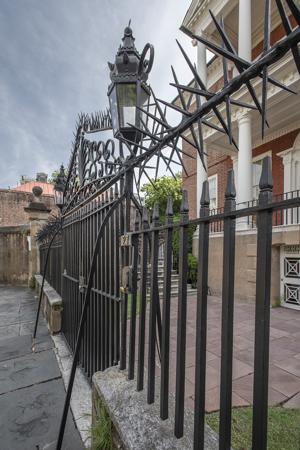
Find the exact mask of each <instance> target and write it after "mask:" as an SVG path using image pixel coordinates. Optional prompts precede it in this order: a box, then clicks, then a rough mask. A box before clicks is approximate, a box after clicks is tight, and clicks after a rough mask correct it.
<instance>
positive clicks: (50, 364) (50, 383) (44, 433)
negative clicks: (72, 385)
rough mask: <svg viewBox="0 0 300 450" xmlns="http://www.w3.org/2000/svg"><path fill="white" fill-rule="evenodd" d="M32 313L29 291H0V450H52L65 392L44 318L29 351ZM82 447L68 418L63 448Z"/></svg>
mask: <svg viewBox="0 0 300 450" xmlns="http://www.w3.org/2000/svg"><path fill="white" fill-rule="evenodd" d="M36 309H37V299H35V298H34V294H33V292H32V291H31V290H30V289H26V288H21V287H11V286H3V285H2V286H0V436H1V444H0V448H1V450H36V449H39V450H42V449H44V448H45V449H46V448H51V449H52V448H55V445H54V444H55V441H56V439H57V434H58V430H59V423H60V418H61V413H62V409H63V402H64V399H65V389H64V385H63V381H62V378H61V373H60V370H59V367H58V363H57V360H56V357H55V354H54V351H53V341H52V339H51V337H50V336H49V333H48V330H47V327H46V325H45V323H44V321H43V319H41V320H40V324H39V328H38V333H37V340H36V345H35V352H34V353H33V352H32V339H31V335H32V332H33V327H34V320H35V316H36ZM83 448H84V446H83V444H82V441H81V439H80V436H79V433H78V431H77V429H76V427H75V424H74V421H73V418H72V415H71V413H69V418H68V423H67V427H66V434H65V438H64V444H63V449H64V450H81V449H83Z"/></svg>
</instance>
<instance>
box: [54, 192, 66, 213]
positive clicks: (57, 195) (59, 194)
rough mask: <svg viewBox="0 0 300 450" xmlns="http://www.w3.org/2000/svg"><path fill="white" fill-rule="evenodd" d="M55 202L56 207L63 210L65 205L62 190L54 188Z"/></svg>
mask: <svg viewBox="0 0 300 450" xmlns="http://www.w3.org/2000/svg"><path fill="white" fill-rule="evenodd" d="M54 201H55V205H56V206H57V207H58V208H59V209H62V207H63V204H64V193H63V191H61V190H57V189H55V188H54Z"/></svg>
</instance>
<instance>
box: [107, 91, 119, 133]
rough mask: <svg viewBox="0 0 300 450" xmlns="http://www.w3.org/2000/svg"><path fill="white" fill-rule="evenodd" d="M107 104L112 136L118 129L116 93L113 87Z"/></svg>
mask: <svg viewBox="0 0 300 450" xmlns="http://www.w3.org/2000/svg"><path fill="white" fill-rule="evenodd" d="M109 104H110V111H111V121H112V127H113V131H114V134H116V132H117V131H118V129H119V115H118V102H117V91H116V87H114V88H113V89H112V90H111V92H110V94H109Z"/></svg>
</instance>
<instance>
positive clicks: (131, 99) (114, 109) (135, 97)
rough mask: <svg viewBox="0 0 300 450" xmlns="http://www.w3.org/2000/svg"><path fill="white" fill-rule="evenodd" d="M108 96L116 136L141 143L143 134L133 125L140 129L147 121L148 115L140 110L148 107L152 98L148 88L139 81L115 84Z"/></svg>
mask: <svg viewBox="0 0 300 450" xmlns="http://www.w3.org/2000/svg"><path fill="white" fill-rule="evenodd" d="M108 95H109V103H110V110H111V118H112V126H113V132H114V136H115V137H120V136H121V137H124V138H125V139H128V140H131V141H132V142H139V141H140V139H141V133H139V132H138V131H137V130H135V129H134V128H133V127H132V125H133V126H135V127H138V128H140V127H141V125H142V123H141V122H142V121H144V122H145V120H146V114H144V113H143V112H142V111H141V110H140V109H139V108H141V109H143V108H145V107H146V106H147V103H148V101H149V98H150V92H149V91H148V88H147V87H146V86H143V85H142V83H141V82H139V81H137V82H136V83H114V85H113V86H112V88H111V90H110V92H109V94H108ZM141 119H142V121H141Z"/></svg>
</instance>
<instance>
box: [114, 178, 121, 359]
mask: <svg viewBox="0 0 300 450" xmlns="http://www.w3.org/2000/svg"><path fill="white" fill-rule="evenodd" d="M118 198H119V189H118V184H116V186H115V200H117V199H118ZM115 226H116V236H115V242H114V244H115V250H114V252H115V264H116V273H115V295H116V298H117V299H119V297H120V270H119V267H120V252H119V243H120V214H119V208H116V211H115ZM114 339H115V355H114V362H113V364H114V365H116V364H117V363H118V361H119V358H120V302H119V300H118V301H116V304H115V337H114Z"/></svg>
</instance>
